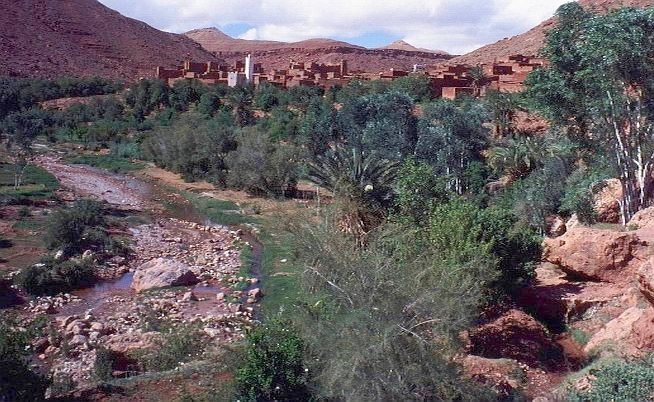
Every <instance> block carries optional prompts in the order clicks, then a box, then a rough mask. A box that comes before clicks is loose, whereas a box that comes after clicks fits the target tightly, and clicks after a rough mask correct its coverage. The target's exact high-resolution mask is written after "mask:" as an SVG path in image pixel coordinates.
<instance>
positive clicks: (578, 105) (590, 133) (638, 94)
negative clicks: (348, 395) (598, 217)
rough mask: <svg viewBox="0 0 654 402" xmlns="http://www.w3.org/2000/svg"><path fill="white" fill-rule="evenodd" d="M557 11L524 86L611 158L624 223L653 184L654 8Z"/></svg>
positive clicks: (553, 117)
mask: <svg viewBox="0 0 654 402" xmlns="http://www.w3.org/2000/svg"><path fill="white" fill-rule="evenodd" d="M557 16H558V18H559V22H558V25H557V27H556V28H555V29H553V30H552V31H550V33H549V34H548V38H547V43H546V47H545V54H546V56H547V57H548V58H549V60H550V65H549V67H547V68H544V69H541V70H538V71H537V72H536V73H534V74H532V75H531V76H530V77H529V79H528V81H527V85H528V86H529V92H530V94H531V95H532V98H533V99H534V100H535V101H536V103H537V105H538V106H539V108H540V110H541V111H543V112H544V114H545V115H546V116H547V117H549V118H550V120H551V121H552V122H553V123H554V124H556V125H559V126H563V127H565V128H567V131H568V134H569V135H570V136H572V137H573V138H574V139H576V140H579V141H580V142H581V143H582V144H583V145H585V146H586V147H592V148H593V149H594V150H595V151H596V152H600V153H602V154H604V155H605V157H609V158H612V159H613V160H614V162H615V164H616V167H617V168H618V171H619V172H620V180H621V183H622V187H623V194H624V196H623V198H622V200H621V210H622V219H623V223H626V222H627V221H628V220H629V219H630V218H631V216H633V214H634V213H636V212H637V211H638V210H640V209H642V208H643V207H644V206H645V205H646V202H647V199H648V197H650V195H651V194H650V193H651V190H652V179H651V176H652V168H653V166H652V164H653V163H654V144H653V140H654V101H653V98H652V94H654V79H653V78H654V63H652V60H654V9H652V8H649V9H632V8H623V9H620V10H617V11H614V12H611V13H609V14H606V15H592V14H589V13H588V12H586V11H584V9H583V8H582V7H581V6H579V5H578V4H576V3H570V4H566V5H564V6H562V7H561V8H559V10H558V11H557Z"/></svg>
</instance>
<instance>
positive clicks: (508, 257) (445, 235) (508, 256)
mask: <svg viewBox="0 0 654 402" xmlns="http://www.w3.org/2000/svg"><path fill="white" fill-rule="evenodd" d="M429 241H430V243H429V246H431V247H435V248H436V249H437V250H442V251H441V252H451V251H456V252H457V253H462V252H463V253H464V254H462V255H464V256H466V255H470V256H472V255H475V254H476V253H480V252H487V253H489V254H491V255H492V256H493V257H494V258H495V262H494V264H493V266H494V269H495V271H496V272H497V274H498V276H497V277H496V278H495V279H494V280H493V281H492V282H491V283H490V284H489V286H490V288H491V290H492V292H493V293H494V296H495V297H501V296H502V295H503V294H510V293H512V292H513V291H514V290H515V289H516V288H517V287H520V286H523V285H525V284H527V283H528V282H529V281H530V280H531V279H532V277H533V276H534V269H535V263H536V262H537V261H539V259H540V255H541V251H542V250H541V245H540V243H541V241H540V238H539V236H537V235H536V234H535V233H534V232H533V230H532V229H530V228H528V227H525V226H521V225H520V224H519V222H518V220H517V218H516V217H515V216H514V215H513V214H512V213H511V212H510V211H507V210H504V209H501V208H486V209H482V208H479V207H478V206H476V205H474V204H472V203H470V202H465V201H460V200H453V201H450V202H448V203H445V204H441V205H438V206H437V207H436V208H434V210H433V212H432V214H431V216H430V224H429ZM459 258H460V257H459Z"/></svg>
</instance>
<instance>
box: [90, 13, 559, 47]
mask: <svg viewBox="0 0 654 402" xmlns="http://www.w3.org/2000/svg"><path fill="white" fill-rule="evenodd" d="M100 2H101V3H103V4H104V5H106V6H107V7H109V8H112V9H114V10H116V11H118V12H120V13H121V14H123V15H125V16H127V17H131V18H135V19H138V20H141V21H144V22H146V23H147V24H149V25H151V26H153V27H155V28H157V29H160V30H163V31H168V32H175V33H183V32H187V31H190V30H192V29H197V28H208V27H216V28H218V29H220V30H221V31H223V32H224V33H226V34H228V35H230V36H232V37H235V38H242V39H264V40H277V41H284V42H296V41H300V40H304V39H310V38H331V39H336V40H343V41H346V42H349V43H352V44H355V45H360V46H365V47H368V48H374V47H381V46H385V45H387V44H389V43H391V42H393V41H396V40H404V41H406V42H408V43H410V44H411V45H413V46H416V47H421V48H426V49H432V50H444V51H447V52H449V53H452V54H464V53H468V52H470V51H472V50H474V49H477V48H479V47H482V46H484V45H487V44H490V43H494V42H496V41H498V40H500V39H503V38H505V37H510V36H513V35H517V34H520V33H523V32H525V31H527V30H529V29H531V28H533V27H534V26H536V25H538V24H540V23H541V22H542V21H544V20H546V19H547V18H549V17H551V16H552V15H554V13H555V11H556V9H557V8H558V7H559V6H560V5H561V4H564V3H567V2H568V1H566V0H100Z"/></svg>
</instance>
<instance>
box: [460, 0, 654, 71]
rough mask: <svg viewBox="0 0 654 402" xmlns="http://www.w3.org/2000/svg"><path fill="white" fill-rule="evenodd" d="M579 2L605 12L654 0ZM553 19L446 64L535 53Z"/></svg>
mask: <svg viewBox="0 0 654 402" xmlns="http://www.w3.org/2000/svg"><path fill="white" fill-rule="evenodd" d="M579 3H580V4H581V5H582V6H584V7H586V8H589V9H592V10H594V11H597V12H601V13H604V12H607V11H609V10H612V9H616V8H619V7H643V8H644V7H651V6H654V0H579ZM554 23H555V19H554V18H550V19H548V20H546V21H544V22H542V23H541V24H539V25H538V26H536V27H534V28H532V29H530V30H529V31H527V32H525V33H523V34H520V35H516V36H513V37H511V38H504V39H502V40H500V41H498V42H495V43H493V44H490V45H487V46H484V47H481V48H479V49H477V50H474V51H472V52H470V53H467V54H464V55H462V56H458V57H454V58H452V59H451V60H450V61H449V62H448V64H450V63H453V64H471V65H475V64H481V63H492V62H494V61H498V60H505V59H506V58H507V57H508V56H510V55H514V54H524V55H537V54H538V52H539V51H540V49H541V48H542V47H543V43H544V42H545V33H546V32H547V31H548V30H549V29H551V28H552V27H553V26H554Z"/></svg>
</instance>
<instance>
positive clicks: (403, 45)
mask: <svg viewBox="0 0 654 402" xmlns="http://www.w3.org/2000/svg"><path fill="white" fill-rule="evenodd" d="M378 49H392V50H406V51H408V52H427V53H436V54H448V53H447V52H446V51H444V50H430V49H424V48H420V47H415V46H413V45H412V44H410V43H407V42H405V41H403V40H396V41H395V42H393V43H390V44H388V45H386V46H382V47H380V48H378Z"/></svg>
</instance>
